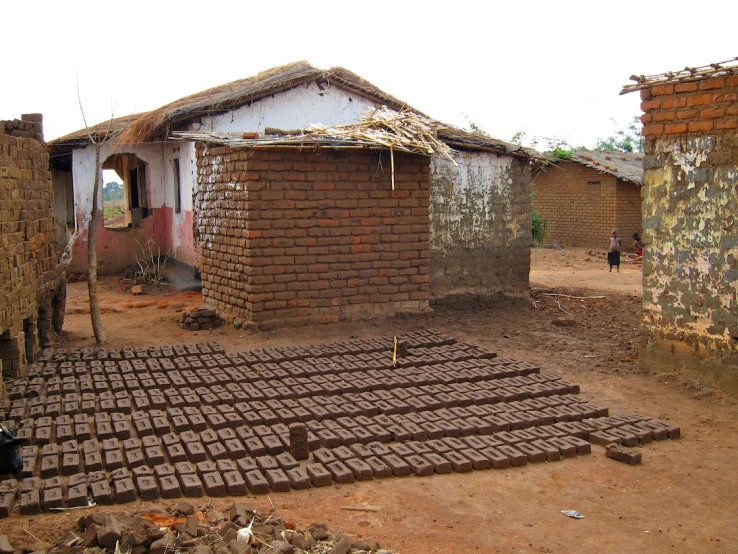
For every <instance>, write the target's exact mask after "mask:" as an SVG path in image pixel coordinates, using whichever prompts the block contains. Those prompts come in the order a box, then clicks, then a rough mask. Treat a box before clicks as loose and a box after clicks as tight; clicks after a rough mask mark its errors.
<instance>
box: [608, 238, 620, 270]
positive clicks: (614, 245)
mask: <svg viewBox="0 0 738 554" xmlns="http://www.w3.org/2000/svg"><path fill="white" fill-rule="evenodd" d="M622 246H623V241H621V240H620V237H619V236H618V230H617V229H613V230H612V236H611V237H610V248H609V249H608V250H607V263H608V264H609V265H610V271H611V272H612V268H613V266H615V267H617V269H618V271H620V248H622Z"/></svg>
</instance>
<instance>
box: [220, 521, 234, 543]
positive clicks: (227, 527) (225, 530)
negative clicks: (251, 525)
mask: <svg viewBox="0 0 738 554" xmlns="http://www.w3.org/2000/svg"><path fill="white" fill-rule="evenodd" d="M229 531H235V532H236V533H238V525H236V524H235V523H233V522H232V521H226V522H225V524H224V525H223V526H222V527H221V528H220V529H219V530H218V534H219V535H220V536H221V537H223V538H225V536H226V535H227V534H228V532H229ZM226 542H228V541H226Z"/></svg>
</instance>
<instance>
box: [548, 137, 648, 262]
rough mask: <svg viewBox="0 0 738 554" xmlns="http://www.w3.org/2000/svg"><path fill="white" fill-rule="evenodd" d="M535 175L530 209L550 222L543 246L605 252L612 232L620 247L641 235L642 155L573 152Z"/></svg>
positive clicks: (554, 161)
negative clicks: (616, 234) (615, 231)
mask: <svg viewBox="0 0 738 554" xmlns="http://www.w3.org/2000/svg"><path fill="white" fill-rule="evenodd" d="M550 162H551V163H548V164H545V165H541V164H538V165H537V166H536V168H535V169H534V171H533V208H534V209H536V210H538V212H539V213H540V214H541V216H542V217H544V218H545V219H546V220H547V221H548V231H547V233H546V239H545V240H546V242H547V243H556V244H559V245H561V246H590V247H593V248H604V247H606V246H607V244H608V238H609V237H610V234H611V232H612V229H613V228H618V229H619V230H620V234H621V237H623V244H624V245H627V244H629V242H628V238H629V237H630V236H631V235H632V234H633V233H635V232H640V231H641V178H642V174H643V167H642V164H643V156H642V155H641V154H635V153H632V152H600V151H591V150H576V151H575V152H574V155H573V157H572V159H570V160H551V161H550Z"/></svg>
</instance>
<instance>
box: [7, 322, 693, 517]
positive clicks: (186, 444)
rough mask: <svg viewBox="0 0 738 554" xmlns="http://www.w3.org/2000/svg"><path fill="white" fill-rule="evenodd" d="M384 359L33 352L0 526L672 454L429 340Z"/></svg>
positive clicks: (324, 350)
mask: <svg viewBox="0 0 738 554" xmlns="http://www.w3.org/2000/svg"><path fill="white" fill-rule="evenodd" d="M399 344H400V345H402V346H403V348H402V350H401V352H402V353H403V354H404V355H402V356H400V357H398V358H397V361H396V363H393V361H392V353H393V349H394V340H393V338H392V337H387V338H384V339H373V340H352V341H347V342H344V343H333V344H328V345H324V346H317V347H311V348H303V347H285V348H267V349H263V350H251V351H245V352H239V353H226V352H224V351H223V349H222V348H221V347H219V346H218V345H217V344H215V343H208V344H197V345H186V346H174V347H170V348H167V347H162V348H154V347H152V348H149V349H145V348H123V349H120V350H117V349H108V350H106V349H82V350H80V349H70V350H64V349H58V350H46V351H44V353H43V355H42V357H41V359H40V360H39V361H37V362H36V363H34V364H33V366H32V367H31V369H30V373H29V375H28V377H26V378H23V379H19V380H16V381H15V384H14V386H13V387H12V388H11V389H10V390H9V393H8V394H9V397H8V399H6V400H3V401H2V402H0V412H1V413H0V416H2V419H4V420H5V424H7V425H8V426H10V427H14V428H16V429H17V430H18V436H20V437H25V438H27V439H29V442H30V444H29V445H27V446H24V447H22V449H21V454H22V456H23V460H24V469H23V472H22V474H21V475H20V476H19V480H16V479H9V480H5V481H3V482H2V483H0V516H4V515H5V516H7V515H8V514H9V513H10V512H11V511H12V510H13V507H14V506H15V505H16V503H17V504H18V506H19V510H20V512H21V514H31V513H36V512H39V511H41V510H50V509H53V508H59V507H62V506H69V507H73V506H80V505H87V503H88V500H93V501H94V502H96V503H97V504H98V505H104V504H111V503H124V502H129V501H132V500H134V499H136V498H137V497H138V498H141V499H143V500H156V499H159V498H164V499H168V498H180V497H183V496H184V497H200V496H203V495H208V496H226V495H231V496H236V495H244V494H248V493H252V494H266V493H269V492H282V491H284V492H287V491H290V490H292V489H296V490H299V489H307V488H311V487H321V486H327V485H330V484H331V483H333V482H336V483H353V482H354V481H362V480H370V479H377V478H387V477H392V476H398V477H399V476H405V475H417V476H426V475H432V474H434V473H439V474H441V473H449V472H452V471H453V472H469V471H478V470H485V469H489V468H495V469H504V468H507V467H510V466H513V467H514V466H521V465H525V464H527V463H536V462H544V461H548V462H552V461H556V460H560V459H562V458H567V457H573V456H578V455H582V454H587V453H589V452H590V451H591V450H590V444H598V445H609V444H613V443H614V444H621V445H623V446H626V447H630V446H636V445H639V444H646V443H648V442H651V441H653V440H663V439H670V438H671V439H673V438H677V437H678V436H679V428H678V427H674V426H671V425H669V424H667V423H664V422H660V421H655V420H652V419H650V418H648V417H644V416H639V415H619V416H613V417H609V416H608V415H609V414H608V409H607V408H604V407H601V406H595V405H592V404H590V403H588V402H586V401H584V400H583V399H582V398H580V397H579V396H578V394H577V393H578V392H579V387H578V386H577V385H575V384H571V383H567V382H565V381H563V380H562V379H560V378H557V377H554V376H549V375H545V374H541V373H540V372H539V368H538V367H536V366H534V365H531V364H529V363H525V362H521V361H516V360H512V359H509V358H500V357H497V356H496V355H495V353H493V352H490V351H488V350H485V349H483V348H480V347H478V346H475V345H472V344H465V343H457V342H456V341H455V340H454V339H453V338H450V337H447V336H444V335H441V334H440V333H438V332H436V331H434V330H424V331H416V332H413V333H409V334H406V335H403V336H401V337H399ZM302 425H304V427H305V429H302ZM291 426H292V428H291ZM291 436H292V437H293V440H298V441H300V442H303V443H304V442H307V449H308V451H309V455H308V457H307V459H303V460H298V459H296V458H305V444H293V445H292V449H291V448H290V446H291V445H290V437H291ZM293 454H298V455H297V456H294V455H293Z"/></svg>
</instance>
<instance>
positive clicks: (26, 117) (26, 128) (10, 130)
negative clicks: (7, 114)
mask: <svg viewBox="0 0 738 554" xmlns="http://www.w3.org/2000/svg"><path fill="white" fill-rule="evenodd" d="M43 121H44V116H43V115H42V114H40V113H30V114H23V115H22V116H21V118H20V119H8V120H0V135H10V136H13V137H18V138H31V139H36V140H37V141H39V142H43V141H44V123H43Z"/></svg>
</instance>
